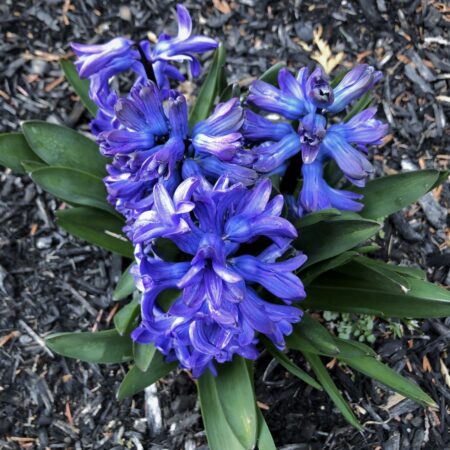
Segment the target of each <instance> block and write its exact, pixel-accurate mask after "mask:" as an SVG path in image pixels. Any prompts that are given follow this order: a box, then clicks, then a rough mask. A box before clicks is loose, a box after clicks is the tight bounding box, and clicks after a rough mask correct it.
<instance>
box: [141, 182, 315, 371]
mask: <svg viewBox="0 0 450 450" xmlns="http://www.w3.org/2000/svg"><path fill="white" fill-rule="evenodd" d="M271 190H272V186H271V182H270V180H268V179H265V180H262V181H261V182H260V183H259V184H257V185H256V187H254V188H253V189H252V190H249V189H247V188H245V187H244V186H243V185H242V184H234V185H230V184H229V180H228V179H227V178H225V177H221V178H220V179H219V180H218V181H217V183H216V184H215V185H214V186H212V185H211V184H210V183H209V182H208V181H206V180H205V179H204V178H198V177H194V178H188V179H186V180H185V181H183V182H182V183H181V184H180V185H179V187H178V188H177V189H176V190H175V192H174V194H173V195H172V196H171V195H170V194H169V192H168V191H167V190H166V189H165V187H164V186H162V185H156V186H155V188H154V192H153V195H154V198H155V206H154V207H153V209H152V211H149V212H145V213H143V214H142V215H141V216H140V217H138V218H137V220H136V222H135V223H134V225H133V227H132V228H133V234H132V239H133V241H134V242H135V243H136V258H137V266H136V270H135V276H136V279H137V281H138V283H137V284H138V286H139V288H140V289H141V290H142V291H143V294H142V301H141V308H142V322H141V324H140V325H139V326H138V327H137V328H136V329H135V330H134V331H133V333H132V338H133V339H134V340H135V341H137V342H140V343H150V342H151V343H153V344H154V345H155V346H156V347H157V348H158V350H160V351H161V352H162V353H163V354H165V355H166V357H167V360H168V361H175V360H177V361H179V363H180V366H181V367H182V368H185V369H189V370H192V374H193V376H194V377H195V378H198V377H199V376H200V375H201V374H202V373H203V372H204V371H205V370H206V369H207V368H209V369H210V370H211V371H212V372H213V373H215V368H214V362H218V363H222V362H225V361H230V360H231V359H232V358H233V355H234V354H238V355H241V356H243V357H245V358H249V359H255V358H256V357H257V356H258V351H257V348H256V344H257V342H258V333H263V334H265V335H266V336H268V337H269V338H270V339H271V340H272V341H273V342H274V344H275V345H276V346H277V347H278V348H280V349H283V348H284V345H285V344H284V336H286V335H288V334H289V333H291V332H292V324H293V323H296V322H298V321H299V320H300V319H301V316H302V312H301V310H300V309H298V308H296V307H294V306H291V303H292V302H296V301H298V300H301V299H302V298H304V297H305V292H304V289H303V285H302V283H301V281H300V280H299V278H298V277H297V276H296V275H295V274H294V271H295V270H297V269H298V267H300V266H301V265H302V264H303V263H304V262H305V260H306V257H305V256H304V255H302V254H299V253H296V254H294V255H293V256H292V257H291V258H288V259H283V260H281V261H279V258H281V257H282V256H283V255H284V254H285V253H286V251H287V250H288V249H289V244H290V242H291V240H292V239H294V238H295V237H296V236H297V233H296V230H295V228H294V227H293V225H292V224H291V223H290V222H288V221H287V220H286V219H283V218H281V217H280V214H281V210H282V207H283V199H282V196H276V197H274V198H273V199H270V194H271ZM260 237H265V238H268V239H269V240H271V241H272V242H273V243H272V244H271V245H269V246H268V247H267V248H266V250H264V251H263V252H262V253H260V254H259V255H248V254H241V253H240V252H239V248H240V246H241V244H242V243H248V242H253V241H256V240H257V239H259V238H260ZM157 238H165V239H170V240H171V241H172V242H174V243H175V245H176V246H177V247H178V249H179V251H180V252H181V255H182V256H181V255H180V258H179V260H180V261H182V262H165V261H162V260H161V259H160V258H159V257H158V255H157V254H156V253H155V251H154V250H153V243H154V242H155V239H157ZM258 286H260V287H262V288H263V289H264V290H266V291H267V292H269V293H271V294H272V295H274V296H276V297H278V298H279V299H280V300H281V302H282V303H280V304H275V303H270V302H268V301H267V300H265V299H264V298H263V296H262V294H261V292H260V288H258ZM168 289H176V290H178V294H177V295H176V296H175V298H174V299H173V300H172V301H171V302H170V304H162V303H161V301H160V300H158V299H159V298H161V297H158V296H159V294H161V293H163V292H164V291H167V290H168ZM283 303H284V304H283Z"/></svg>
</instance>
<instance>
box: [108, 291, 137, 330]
mask: <svg viewBox="0 0 450 450" xmlns="http://www.w3.org/2000/svg"><path fill="white" fill-rule="evenodd" d="M139 310H140V303H139V298H134V299H133V300H132V301H131V302H130V303H128V304H126V305H125V306H123V307H122V308H121V309H120V310H119V311H118V312H117V313H116V314H115V315H114V326H115V327H116V330H117V332H118V333H119V334H121V335H122V334H126V333H128V332H131V330H130V328H132V325H133V323H134V321H135V319H136V317H137V316H138V315H139Z"/></svg>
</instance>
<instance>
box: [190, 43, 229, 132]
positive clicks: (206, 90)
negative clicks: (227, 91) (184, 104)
mask: <svg viewBox="0 0 450 450" xmlns="http://www.w3.org/2000/svg"><path fill="white" fill-rule="evenodd" d="M224 64H225V47H224V46H223V44H220V45H219V47H218V48H217V50H216V51H215V53H214V60H213V63H212V66H211V69H210V71H209V73H208V76H207V77H206V80H205V82H204V83H203V85H202V87H201V89H200V92H199V94H198V97H197V100H196V102H195V105H194V107H193V108H192V109H191V113H190V115H189V127H190V128H191V129H192V128H193V127H194V125H195V124H196V123H198V122H200V121H201V120H204V119H206V118H207V117H208V115H209V114H210V112H211V111H212V108H213V105H214V100H215V99H216V97H217V95H218V94H219V92H220V91H219V89H220V84H221V79H220V77H221V76H222V75H221V72H222V68H223V66H224Z"/></svg>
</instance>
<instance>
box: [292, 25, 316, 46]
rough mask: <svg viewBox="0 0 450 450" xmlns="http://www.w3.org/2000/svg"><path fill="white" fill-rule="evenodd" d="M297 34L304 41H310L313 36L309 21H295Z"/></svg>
mask: <svg viewBox="0 0 450 450" xmlns="http://www.w3.org/2000/svg"><path fill="white" fill-rule="evenodd" d="M295 32H296V33H297V36H298V37H299V38H300V39H301V40H302V41H304V42H307V43H309V42H312V40H313V37H314V34H313V32H314V28H313V26H312V23H311V22H297V23H296V24H295Z"/></svg>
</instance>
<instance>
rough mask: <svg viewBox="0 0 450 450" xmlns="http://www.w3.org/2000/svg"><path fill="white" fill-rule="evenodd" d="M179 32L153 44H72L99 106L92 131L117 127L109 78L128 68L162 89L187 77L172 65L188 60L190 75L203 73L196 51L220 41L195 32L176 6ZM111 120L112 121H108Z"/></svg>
mask: <svg viewBox="0 0 450 450" xmlns="http://www.w3.org/2000/svg"><path fill="white" fill-rule="evenodd" d="M177 17H178V34H177V36H174V37H172V36H169V35H167V34H165V33H163V34H161V35H160V36H159V38H158V41H157V43H156V44H155V45H154V46H152V45H151V43H150V42H149V41H148V40H144V41H140V42H136V41H132V40H130V39H126V38H124V37H117V38H114V39H112V40H111V41H109V42H107V43H105V44H100V45H89V44H88V45H85V44H79V43H72V44H71V47H72V49H73V51H74V52H75V54H76V55H77V57H78V59H77V61H76V62H75V64H76V67H77V69H78V73H79V75H80V77H81V78H88V79H89V80H90V88H89V95H90V97H91V98H92V100H93V101H94V102H95V103H96V104H97V106H98V107H99V112H98V116H97V118H96V119H95V120H94V121H93V126H92V128H93V132H94V134H97V133H98V132H101V131H103V130H107V129H112V128H114V126H115V124H114V123H113V118H114V110H113V108H112V106H111V103H114V99H111V96H113V97H114V96H115V93H114V92H112V91H111V88H110V80H111V79H112V78H113V77H115V76H117V75H119V74H120V73H124V72H127V71H131V72H133V73H134V74H135V83H137V84H141V83H143V82H146V81H154V82H156V83H157V84H158V87H159V88H160V89H170V82H169V80H170V79H175V80H177V81H182V80H184V76H183V75H182V74H181V72H180V71H179V70H178V69H177V67H176V66H174V65H173V63H174V62H176V63H182V62H185V61H187V62H188V63H189V64H190V69H191V74H192V76H194V77H197V76H198V75H199V74H200V63H199V61H198V59H197V58H196V57H195V54H198V53H204V52H206V51H209V50H214V49H215V48H216V47H217V45H218V44H217V42H216V41H215V40H214V39H212V38H209V37H206V36H199V35H192V20H191V17H190V15H189V12H188V11H187V9H186V8H185V7H184V6H182V5H177ZM108 119H109V120H108Z"/></svg>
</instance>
